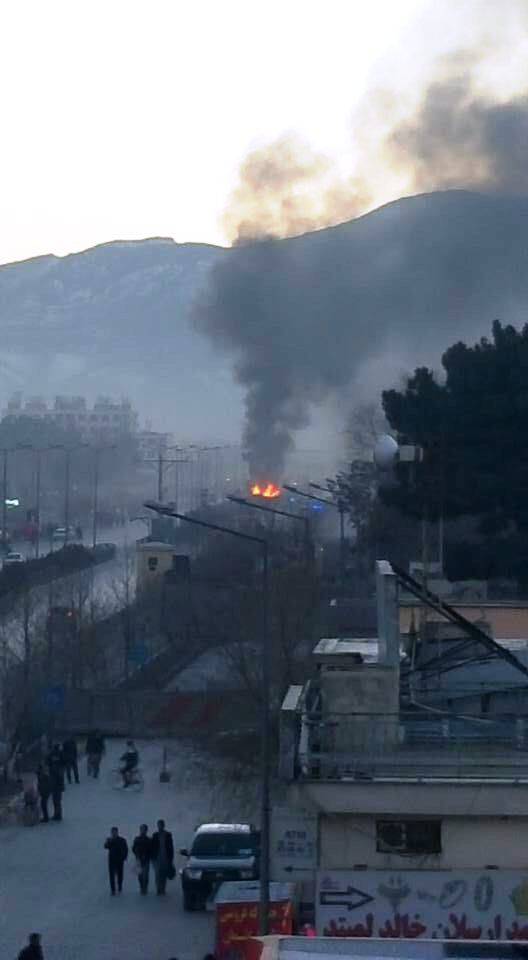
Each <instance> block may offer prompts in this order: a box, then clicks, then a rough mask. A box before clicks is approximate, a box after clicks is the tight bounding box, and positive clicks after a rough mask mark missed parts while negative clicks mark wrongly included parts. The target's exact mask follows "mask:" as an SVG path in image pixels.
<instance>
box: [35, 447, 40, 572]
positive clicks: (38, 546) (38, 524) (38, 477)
mask: <svg viewBox="0 0 528 960" xmlns="http://www.w3.org/2000/svg"><path fill="white" fill-rule="evenodd" d="M41 464H42V451H41V450H37V478H36V479H37V483H36V494H35V500H36V517H35V520H36V522H37V535H36V538H35V557H36V559H37V560H38V558H39V554H40V469H41Z"/></svg>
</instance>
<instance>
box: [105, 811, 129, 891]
mask: <svg viewBox="0 0 528 960" xmlns="http://www.w3.org/2000/svg"><path fill="white" fill-rule="evenodd" d="M105 850H108V876H109V878H110V892H111V894H112V896H115V892H116V881H117V892H118V893H121V890H122V889H123V867H124V866H125V860H126V858H127V857H128V843H127V842H126V840H125V838H124V837H120V836H119V830H118V829H117V827H112V829H111V831H110V836H109V837H108V839H107V840H106V842H105Z"/></svg>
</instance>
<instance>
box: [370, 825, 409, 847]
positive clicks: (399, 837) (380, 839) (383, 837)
mask: <svg viewBox="0 0 528 960" xmlns="http://www.w3.org/2000/svg"><path fill="white" fill-rule="evenodd" d="M376 839H377V844H376V848H377V850H378V852H379V853H406V852H407V849H408V848H407V830H406V824H405V823H404V822H402V821H400V820H384V821H381V822H379V821H378V825H377V838H376Z"/></svg>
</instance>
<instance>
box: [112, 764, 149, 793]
mask: <svg viewBox="0 0 528 960" xmlns="http://www.w3.org/2000/svg"><path fill="white" fill-rule="evenodd" d="M108 782H109V784H110V786H111V787H112V788H113V789H114V790H129V791H130V792H133V793H139V792H140V791H141V790H143V787H144V786H145V781H144V779H143V774H142V772H141V770H140V769H139V767H136V769H135V770H131V771H130V773H129V776H128V786H125V782H124V780H123V773H122V771H121V769H120V767H116V768H115V769H114V770H110V772H109V774H108Z"/></svg>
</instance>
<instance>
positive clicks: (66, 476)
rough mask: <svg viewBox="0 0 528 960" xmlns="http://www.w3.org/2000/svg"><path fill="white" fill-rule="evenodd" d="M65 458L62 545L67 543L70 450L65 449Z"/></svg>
mask: <svg viewBox="0 0 528 960" xmlns="http://www.w3.org/2000/svg"><path fill="white" fill-rule="evenodd" d="M65 454H66V459H65V464H64V467H65V469H64V546H65V547H66V546H67V545H68V537H69V533H70V531H69V526H70V458H71V451H70V450H66V451H65Z"/></svg>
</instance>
